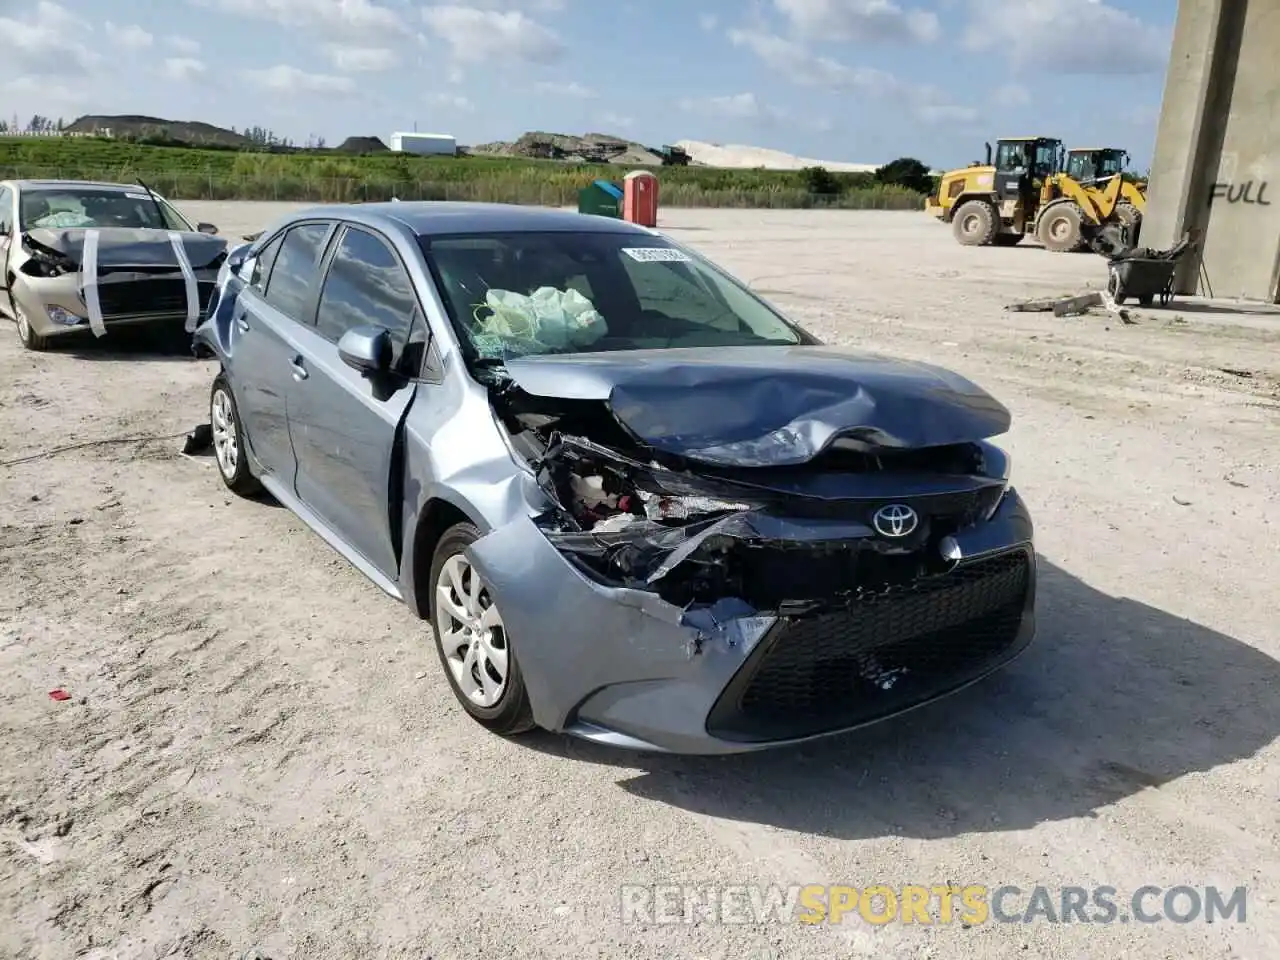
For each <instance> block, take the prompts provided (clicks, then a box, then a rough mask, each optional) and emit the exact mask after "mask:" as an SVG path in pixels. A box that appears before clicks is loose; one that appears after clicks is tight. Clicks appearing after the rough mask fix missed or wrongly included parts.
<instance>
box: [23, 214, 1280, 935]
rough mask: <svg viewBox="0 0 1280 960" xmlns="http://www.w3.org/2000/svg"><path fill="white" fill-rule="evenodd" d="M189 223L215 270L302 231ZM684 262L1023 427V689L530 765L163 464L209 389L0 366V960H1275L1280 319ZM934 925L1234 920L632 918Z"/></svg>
mask: <svg viewBox="0 0 1280 960" xmlns="http://www.w3.org/2000/svg"><path fill="white" fill-rule="evenodd" d="M186 207H187V208H189V212H190V213H191V214H192V215H193V216H194V217H198V218H200V219H205V220H212V221H213V222H215V223H217V224H219V225H220V226H221V227H222V230H223V232H224V233H227V234H238V233H240V232H243V231H246V230H251V229H260V228H261V227H263V226H264V225H265V223H266V221H267V220H268V219H270V218H271V217H273V216H274V215H276V214H277V213H279V212H281V210H282V209H283V205H268V204H263V205H256V204H230V203H228V204H212V203H207V204H196V203H191V204H187V205H186ZM664 227H665V228H668V229H670V230H671V232H672V233H673V235H676V236H678V237H680V238H681V239H683V240H686V241H688V242H690V243H692V244H693V245H694V246H696V247H698V248H700V249H702V250H704V251H706V252H707V253H709V254H711V255H712V256H713V257H715V258H717V259H718V260H719V261H721V262H722V263H724V264H725V265H726V266H727V267H728V268H729V269H730V270H732V271H733V272H734V273H735V274H737V275H738V276H739V277H741V278H742V279H744V280H747V281H749V282H750V283H751V284H752V285H753V286H754V287H755V288H756V289H757V290H758V291H760V292H761V293H762V294H764V295H765V296H767V297H769V298H770V299H772V300H773V301H774V302H776V303H777V304H778V305H780V306H782V307H783V308H785V309H787V310H788V311H789V312H790V313H792V314H793V315H794V316H795V317H796V318H797V319H798V320H800V321H801V322H802V323H805V324H807V325H808V326H810V328H811V329H813V330H814V331H815V332H816V333H818V334H819V335H820V336H823V337H824V338H826V339H828V340H831V341H834V342H840V343H849V344H856V345H859V346H862V347H866V348H868V349H873V350H876V351H882V352H888V353H893V354H898V355H901V356H905V357H910V358H918V359H922V360H929V361H934V362H938V363H941V364H944V365H947V366H950V367H952V368H954V369H956V370H958V371H960V372H961V373H963V374H965V375H967V376H969V377H971V378H973V379H975V380H976V381H978V382H979V383H981V384H983V385H984V386H986V387H987V388H988V389H990V390H991V391H992V392H994V393H995V394H996V395H997V396H998V397H1000V398H1001V399H1002V400H1003V401H1004V402H1005V403H1006V404H1007V405H1008V406H1009V407H1010V408H1011V410H1012V411H1013V414H1014V427H1013V430H1012V432H1011V433H1010V434H1009V435H1008V437H1007V438H1006V441H1007V447H1008V448H1009V449H1010V450H1011V451H1012V454H1013V466H1014V479H1015V482H1016V484H1017V486H1018V487H1019V489H1020V491H1021V492H1022V495H1023V496H1024V497H1025V498H1026V499H1027V501H1029V503H1030V505H1031V508H1032V510H1033V511H1034V516H1035V519H1036V523H1037V536H1038V545H1039V549H1040V552H1041V566H1040V570H1041V589H1040V597H1039V610H1040V631H1039V636H1038V639H1037V641H1036V643H1035V644H1034V645H1033V647H1032V648H1031V649H1030V650H1029V651H1028V652H1027V653H1026V654H1025V655H1024V656H1023V657H1022V658H1021V659H1020V660H1018V661H1017V662H1016V663H1015V664H1013V665H1012V666H1011V667H1009V668H1008V669H1007V670H1006V671H1004V672H1002V673H1001V674H999V675H997V676H996V677H993V678H991V679H989V680H987V681H985V682H983V683H981V684H979V685H977V686H975V687H973V688H970V689H969V690H968V691H966V692H964V693H962V694H960V695H958V696H956V697H953V698H950V699H948V700H946V701H944V702H942V703H939V704H936V705H934V706H932V707H929V708H925V709H923V710H920V711H917V712H915V713H913V714H910V715H908V716H907V717H904V718H901V719H899V720H895V721H890V722H888V723H885V724H882V725H879V726H877V727H874V728H871V729H869V730H867V731H865V732H861V733H858V734H855V735H852V736H848V737H844V738H841V739H838V740H834V741H826V742H823V743H822V744H821V745H817V746H810V747H806V748H804V749H800V750H789V751H782V752H773V753H768V754H764V755H756V756H746V757H734V758H728V759H718V760H710V759H689V758H683V759H682V758H662V757H656V758H655V757H646V756H638V755H635V754H628V753H616V752H610V751H607V750H604V749H599V748H595V747H592V746H589V745H587V744H584V743H581V742H577V741H568V740H565V739H561V738H557V737H552V736H545V735H537V736H535V737H533V738H532V740H530V741H528V742H507V741H504V740H501V739H499V738H496V737H493V736H490V735H488V734H486V733H484V732H483V731H482V730H481V728H480V727H478V726H477V725H475V724H474V723H472V722H471V721H470V720H468V719H467V718H466V717H465V716H464V715H463V713H462V711H461V710H460V709H459V708H458V707H457V706H456V705H455V703H454V702H453V700H452V697H451V696H450V694H449V690H448V686H447V684H446V682H445V680H444V677H443V675H442V673H441V671H440V668H439V663H438V661H437V660H436V657H435V654H434V651H433V649H432V648H431V646H430V642H431V641H430V634H429V631H428V630H427V628H426V627H425V625H424V624H422V623H420V622H418V621H417V620H415V619H414V618H413V617H412V616H411V615H410V614H409V613H408V612H407V611H406V610H405V609H404V608H402V607H400V606H398V605H397V604H396V603H395V602H394V601H392V600H390V599H388V598H387V597H386V596H384V595H383V594H382V593H380V592H379V591H378V589H377V588H375V587H374V586H373V585H372V584H371V583H369V582H367V581H366V580H365V579H364V578H363V577H362V576H361V575H360V574H359V573H357V572H356V571H355V570H354V569H352V568H351V567H350V566H348V565H347V564H346V563H345V562H344V561H343V560H342V559H340V558H339V557H338V555H337V554H336V553H334V552H333V551H332V550H331V549H330V548H329V547H328V546H326V545H325V544H324V543H323V542H322V541H321V540H320V538H319V537H317V536H315V535H314V534H312V533H311V532H310V531H309V530H307V529H306V528H304V526H303V525H302V523H301V522H300V521H298V520H296V519H295V518H294V517H293V516H292V515H290V514H289V513H287V512H286V511H285V510H283V509H280V508H278V507H273V506H270V505H263V504H260V503H252V502H247V501H243V500H239V499H236V498H233V497H231V496H229V495H227V494H226V493H225V492H224V490H223V488H222V486H221V484H220V482H219V480H218V477H217V474H216V469H215V468H214V466H213V465H212V460H209V459H191V458H186V457H183V456H181V455H180V454H179V446H180V441H179V440H177V439H146V438H165V437H168V436H171V435H180V434H182V433H184V432H186V431H187V430H189V429H190V428H191V427H192V426H194V425H195V424H197V423H199V422H201V421H203V420H205V419H207V413H206V404H207V396H208V388H209V382H210V379H211V377H212V374H213V371H212V369H211V368H210V366H209V365H208V364H206V363H203V362H197V361H194V360H192V359H189V358H185V357H180V356H178V357H166V356H157V355H151V354H148V353H147V352H145V351H143V350H140V349H131V350H125V349H123V348H122V347H121V346H120V341H119V339H116V340H104V341H102V342H100V343H97V344H92V343H91V344H87V345H83V346H81V347H76V348H69V349H65V350H60V351H58V352H55V353H50V354H45V355H33V354H28V353H24V352H23V351H22V350H21V349H20V347H19V344H18V339H17V335H16V333H14V332H13V331H12V330H10V329H4V330H0V462H3V466H0V557H2V558H3V563H2V564H0V725H2V727H0V728H2V729H3V738H2V739H0V956H3V957H13V958H40V960H63V958H71V957H88V958H93V960H107V958H117V957H119V958H135V957H137V958H144V957H153V956H154V957H163V956H173V957H198V958H206V957H209V958H215V957H216V958H230V957H237V956H240V955H241V954H243V953H244V952H245V951H248V950H250V949H251V948H257V949H258V950H260V951H261V953H262V955H265V956H267V957H270V958H273V960H285V958H297V960H303V958H307V960H313V958H362V960H363V958H369V960H383V958H413V960H422V958H427V957H437V958H495V960H498V958H503V960H506V958H511V957H519V958H525V957H527V958H561V957H563V958H570V957H572V958H581V957H587V956H591V957H597V956H598V957H606V958H622V957H634V958H651V957H664V958H679V960H694V958H715V960H747V958H753V957H754V958H764V957H770V958H788V960H789V958H810V957H812V958H824V960H826V958H832V957H865V958H872V957H874V958H906V957H910V958H913V960H920V958H968V957H983V958H992V960H996V958H1015V957H1016V958H1028V957H1031V958H1054V960H1077V958H1079V957H1083V956H1091V957H1121V956H1123V957H1130V958H1143V960H1146V958H1151V960H1156V958H1175V957H1176V958H1184V957H1185V958H1198V960H1206V958H1233V960H1262V958H1270V957H1275V956H1280V912H1278V911H1280V905H1278V904H1277V897H1280V746H1278V745H1277V735H1280V663H1278V662H1277V657H1278V656H1280V630H1278V629H1277V627H1276V622H1277V621H1276V601H1277V599H1278V597H1280V594H1278V592H1277V586H1276V585H1277V583H1280V469H1278V467H1277V464H1278V463H1280V454H1278V451H1280V317H1267V316H1261V317H1257V316H1242V315H1237V313H1236V312H1235V311H1234V310H1232V309H1231V308H1229V307H1224V308H1220V309H1218V310H1216V311H1209V310H1208V309H1207V308H1205V307H1204V306H1203V305H1199V304H1194V303H1192V304H1183V305H1178V304H1175V305H1174V306H1172V307H1170V308H1169V309H1166V310H1163V311H1162V310H1149V311H1139V312H1138V314H1137V315H1136V316H1135V318H1134V319H1135V320H1136V321H1137V322H1136V323H1133V324H1125V323H1122V322H1120V321H1118V320H1117V319H1115V318H1113V317H1109V316H1107V315H1092V316H1087V317H1077V318H1072V319H1054V318H1053V317H1052V316H1051V315H1047V314H1017V313H1008V312H1004V311H1003V310H1002V307H1003V305H1004V304H1006V303H1008V302H1011V301H1013V300H1018V299H1025V298H1029V297H1034V296H1047V295H1052V294H1058V293H1074V292H1078V291H1080V290H1082V289H1086V288H1088V287H1089V286H1092V287H1093V288H1098V287H1100V286H1101V285H1102V283H1103V281H1104V279H1105V275H1104V271H1103V265H1102V262H1101V261H1100V260H1099V259H1098V258H1096V257H1093V256H1091V255H1077V256H1068V255H1056V254H1050V253H1047V252H1045V251H1043V250H1041V249H1039V248H1037V247H1033V246H1028V247H1026V248H1022V247H1019V248H1013V249H968V248H961V247H958V246H957V245H956V244H955V243H954V242H953V241H952V239H951V237H950V234H949V232H948V231H947V230H946V229H945V228H944V227H941V226H939V225H938V224H936V223H934V222H932V221H930V220H928V219H926V218H924V217H923V216H917V215H914V214H909V213H906V214H884V213H830V212H828V213H806V212H764V211H706V212H703V211H698V212H695V211H671V212H669V213H667V214H666V215H665V218H664ZM99 441H101V442H99ZM89 442H94V443H95V445H92V446H83V447H80V448H77V449H73V450H68V451H65V452H61V453H59V452H57V448H60V447H62V446H64V445H67V444H76V443H89ZM42 454H47V455H44V456H41V455H42ZM19 458H32V459H25V460H21V461H19ZM15 461H19V462H15ZM566 669H572V665H567V666H566ZM55 688H62V689H65V690H66V691H67V692H68V693H69V694H70V697H71V698H70V699H69V700H66V701H64V702H57V701H55V700H54V699H52V698H51V697H50V695H49V693H50V691H52V690H54V689H55ZM913 883H914V884H924V885H927V886H928V885H936V884H946V883H953V884H962V885H963V884H987V885H989V886H991V887H996V886H1000V885H1002V884H1016V885H1018V886H1020V887H1022V888H1023V890H1024V891H1026V892H1027V893H1029V892H1030V890H1031V889H1032V888H1033V887H1035V886H1036V885H1043V886H1046V887H1049V888H1050V890H1051V891H1053V895H1054V896H1055V897H1056V896H1057V893H1056V891H1057V890H1058V889H1059V888H1061V887H1064V886H1084V887H1093V886H1096V885H1110V886H1112V887H1115V888H1116V889H1117V890H1118V891H1119V899H1120V900H1121V901H1122V904H1123V902H1124V901H1125V900H1126V898H1127V896H1128V894H1129V893H1131V892H1133V891H1135V890H1137V889H1138V888H1140V887H1142V886H1144V885H1154V886H1157V887H1162V888H1167V887H1173V886H1176V885H1180V884H1187V885H1191V886H1193V887H1197V888H1200V889H1201V890H1203V889H1204V887H1206V886H1209V885H1216V886H1218V887H1219V888H1225V890H1226V891H1228V892H1229V891H1230V890H1231V889H1233V888H1235V887H1238V886H1244V887H1247V888H1248V894H1247V896H1248V900H1247V917H1246V921H1245V922H1244V923H1237V922H1217V923H1214V924H1212V925H1209V924H1206V923H1204V922H1202V921H1196V922H1192V923H1187V924H1178V923H1174V922H1172V921H1166V922H1161V923H1153V924H1138V923H1129V924H1122V923H1119V922H1116V923H1112V924H1093V925H1085V924H1081V923H1079V922H1074V923H1070V924H1052V923H1048V922H1045V921H1044V920H1039V921H1037V922H1033V923H1029V924H1027V923H1012V924H1008V923H996V922H990V923H985V924H978V925H974V926H971V927H968V928H965V927H963V926H962V925H961V924H959V923H952V924H946V925H944V924H935V925H932V926H924V925H904V924H901V923H893V924H888V925H884V926H875V925H872V924H869V923H867V922H865V921H863V920H861V919H859V918H858V917H857V916H856V914H855V915H852V916H850V917H847V918H846V919H845V921H844V922H843V923H841V924H838V925H831V924H827V925H819V926H801V925H796V924H782V923H776V922H772V923H763V924H743V923H716V922H711V921H709V920H707V919H705V918H703V919H699V920H698V922H693V923H676V924H661V923H646V922H641V921H635V920H633V921H632V922H625V923H624V922H623V920H622V919H621V916H620V893H619V887H620V885H622V884H655V885H659V884H700V885H712V884H714V885H752V884H758V885H768V884H781V885H788V884H848V885H852V886H855V887H863V886H866V885H870V884H885V885H888V886H890V887H900V886H901V885H903V884H913ZM1024 905H1025V899H1024V900H1022V901H1018V900H1015V901H1011V905H1010V906H1009V907H1007V909H1016V910H1021V909H1022V908H1023V906H1024ZM1152 905H1154V907H1158V906H1159V900H1158V898H1157V899H1156V900H1154V901H1150V902H1149V906H1152ZM728 919H731V920H732V919H738V918H737V917H735V916H733V915H730V917H729V918H728Z"/></svg>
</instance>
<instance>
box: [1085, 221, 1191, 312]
mask: <svg viewBox="0 0 1280 960" xmlns="http://www.w3.org/2000/svg"><path fill="white" fill-rule="evenodd" d="M1198 242H1199V231H1198V230H1193V231H1191V232H1189V233H1187V234H1186V236H1184V237H1183V238H1182V239H1181V240H1179V241H1178V242H1177V243H1176V244H1174V245H1173V246H1172V247H1170V248H1169V249H1168V250H1151V249H1150V248H1146V247H1143V248H1141V249H1137V250H1129V251H1126V252H1124V253H1120V254H1116V255H1114V256H1112V257H1110V258H1109V261H1108V264H1107V270H1108V277H1107V293H1108V294H1110V296H1111V298H1112V299H1113V300H1114V301H1115V302H1116V305H1117V306H1119V305H1120V304H1123V303H1124V302H1125V301H1126V300H1128V299H1129V298H1130V297H1132V298H1133V299H1134V300H1137V301H1138V303H1139V304H1140V305H1141V306H1144V307H1149V306H1151V304H1152V303H1154V302H1155V300H1156V298H1159V300H1160V306H1162V307H1166V306H1168V305H1169V303H1170V301H1172V300H1173V278H1174V274H1175V273H1176V272H1177V269H1178V262H1179V261H1180V260H1181V259H1182V258H1183V257H1184V256H1186V254H1187V253H1189V252H1190V251H1192V250H1194V249H1195V247H1196V245H1197V243H1198Z"/></svg>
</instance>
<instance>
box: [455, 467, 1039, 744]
mask: <svg viewBox="0 0 1280 960" xmlns="http://www.w3.org/2000/svg"><path fill="white" fill-rule="evenodd" d="M804 526H805V525H804V523H802V522H798V523H796V524H794V527H793V528H794V531H795V534H796V539H797V541H798V542H804V541H805V539H806V537H805V534H804ZM1032 539H1033V538H1032V524H1031V518H1030V516H1029V514H1028V513H1027V510H1026V507H1025V505H1024V504H1023V503H1022V501H1021V499H1020V498H1019V497H1018V495H1017V492H1016V491H1015V490H1014V489H1012V488H1010V489H1009V490H1008V492H1007V494H1006V496H1005V497H1004V499H1003V500H1002V501H1001V504H1000V506H999V508H998V509H997V510H996V511H995V513H994V514H993V515H992V516H991V518H990V519H989V520H987V521H985V522H982V523H979V524H977V525H975V526H972V527H969V528H967V529H965V530H963V531H961V532H959V533H957V534H956V536H955V540H956V542H957V543H958V545H959V548H960V553H961V554H962V557H963V559H962V560H961V561H960V563H959V564H958V565H957V566H956V567H954V569H952V570H950V571H949V572H947V573H945V574H941V575H938V576H933V577H927V578H922V579H919V580H915V581H913V582H911V583H910V584H907V585H904V586H902V587H895V588H890V589H888V590H886V591H882V592H878V593H876V594H874V595H871V596H867V597H864V598H861V599H859V600H857V601H855V602H853V603H851V604H850V605H849V606H848V607H842V608H841V609H840V610H839V612H830V611H827V612H817V613H813V614H802V615H787V614H785V613H783V612H781V611H779V610H771V611H770V610H761V611H757V610H752V609H750V608H749V607H747V605H746V604H744V603H742V602H741V601H731V600H726V601H724V602H723V603H721V604H718V605H716V606H715V607H711V608H703V609H701V610H700V611H698V612H697V613H696V615H690V614H687V613H686V611H684V610H682V609H680V608H678V607H676V606H673V605H672V604H670V603H667V602H666V601H664V600H662V599H661V598H660V597H658V596H657V595H656V594H655V593H652V592H649V591H647V590H639V589H629V588H618V587H611V586H607V585H604V584H602V583H599V582H596V581H595V580H593V579H591V578H589V577H588V576H587V575H586V574H584V573H582V572H580V571H579V570H578V569H577V568H575V567H574V566H573V565H571V564H570V563H569V562H568V561H566V559H565V558H564V556H563V555H562V554H561V552H560V551H559V550H558V549H557V548H556V547H555V546H553V545H552V544H551V542H550V541H549V540H548V539H547V537H546V536H545V535H544V534H543V533H542V531H541V530H539V528H538V527H537V526H536V525H535V524H534V522H533V521H532V520H521V521H518V522H516V523H512V524H509V525H507V526H505V527H502V528H500V529H498V530H497V531H495V532H493V533H491V534H489V535H487V536H485V537H483V538H482V539H480V540H478V541H477V542H476V543H474V544H473V545H472V546H471V548H470V550H469V551H468V552H469V554H470V557H471V561H472V562H473V563H474V564H475V566H476V567H477V569H478V570H479V571H480V572H481V574H482V575H483V576H484V578H485V580H486V581H487V582H488V583H489V584H490V585H491V587H492V589H493V591H494V593H495V595H496V599H497V603H498V606H499V608H500V609H501V610H502V616H503V621H504V622H505V624H506V625H507V627H508V628H509V630H510V632H511V637H512V646H513V649H514V650H515V652H516V655H517V657H518V658H519V663H520V668H521V672H522V674H523V676H524V681H525V685H526V687H527V688H528V693H529V699H530V703H531V705H532V708H533V714H534V719H535V720H536V721H537V723H538V724H539V726H542V727H543V728H545V729H548V730H553V731H564V732H567V733H571V734H574V735H576V736H580V737H584V738H586V739H589V740H595V741H598V742H602V743H608V744H612V745H616V746H622V747H627V748H632V749H641V750H657V751H669V752H676V753H695V754H718V753H737V752H743V751H748V750H757V749H761V748H764V747H772V746H780V745H784V744H790V743H797V742H801V741H804V740H809V739H813V738H815V737H821V736H829V735H831V734H835V733H840V732H843V731H847V730H851V729H854V728H856V727H859V726H863V725H865V724H868V723H872V722H875V721H877V720H881V719H884V718H886V717H889V716H892V715H893V714H896V713H900V712H902V711H904V710H907V709H910V708H912V707H916V706H919V705H921V704H923V703H927V702H929V701H931V700H934V699H937V698H938V697H941V696H944V695H946V694H949V693H952V692H955V691H956V690H959V689H960V688H962V687H964V686H967V685H969V684H970V683H973V682H975V681H976V680H979V679H981V678H982V677H984V676H986V675H987V674H989V673H991V672H992V671H994V670H996V669H998V668H999V667H1001V666H1002V665H1004V664H1005V663H1007V662H1008V661H1010V660H1011V659H1013V658H1014V657H1015V656H1017V655H1018V654H1019V653H1020V652H1021V651H1022V650H1023V649H1024V648H1025V647H1026V646H1027V644H1028V643H1030V641H1031V639H1032V637H1033V635H1034V632H1035V616H1034V603H1035V554H1034V549H1033V546H1032Z"/></svg>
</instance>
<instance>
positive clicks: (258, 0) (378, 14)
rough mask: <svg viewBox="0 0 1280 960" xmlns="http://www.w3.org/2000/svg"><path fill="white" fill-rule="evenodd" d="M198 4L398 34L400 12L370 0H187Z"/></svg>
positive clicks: (291, 23) (315, 25)
mask: <svg viewBox="0 0 1280 960" xmlns="http://www.w3.org/2000/svg"><path fill="white" fill-rule="evenodd" d="M188 2H189V3H192V4H194V5H196V6H200V7H216V8H218V9H219V10H221V11H222V12H223V13H230V14H234V15H236V16H241V17H248V18H250V19H254V20H270V21H272V22H274V23H279V24H282V25H283V26H286V27H308V28H312V29H316V30H323V31H325V32H329V33H334V34H342V35H344V36H345V35H348V34H350V33H353V32H354V33H361V34H386V33H392V34H401V33H404V32H405V23H404V21H403V20H402V19H401V18H400V14H398V13H396V11H394V10H392V9H391V8H389V7H385V6H382V5H380V4H378V3H374V2H373V0H188Z"/></svg>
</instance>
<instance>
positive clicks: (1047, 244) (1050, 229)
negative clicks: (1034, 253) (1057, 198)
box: [1036, 203, 1084, 253]
mask: <svg viewBox="0 0 1280 960" xmlns="http://www.w3.org/2000/svg"><path fill="white" fill-rule="evenodd" d="M1083 223H1084V214H1083V212H1082V211H1081V210H1080V208H1079V207H1078V206H1076V205H1075V204H1074V203H1056V204H1054V205H1053V206H1051V207H1050V208H1049V209H1047V210H1046V211H1045V212H1044V213H1043V214H1042V215H1041V217H1040V222H1039V224H1037V226H1036V239H1037V240H1039V241H1040V244H1041V245H1042V246H1043V247H1044V248H1045V249H1046V250H1052V251H1053V252H1054V253H1075V252H1076V251H1077V250H1079V249H1081V248H1082V247H1083V246H1084V228H1083Z"/></svg>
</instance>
